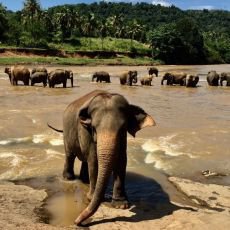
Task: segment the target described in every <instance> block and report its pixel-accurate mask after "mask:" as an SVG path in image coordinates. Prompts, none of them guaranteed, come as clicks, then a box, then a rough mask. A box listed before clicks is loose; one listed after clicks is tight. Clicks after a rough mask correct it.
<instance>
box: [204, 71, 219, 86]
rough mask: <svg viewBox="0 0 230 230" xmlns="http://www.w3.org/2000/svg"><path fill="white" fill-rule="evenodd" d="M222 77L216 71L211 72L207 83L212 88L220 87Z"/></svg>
mask: <svg viewBox="0 0 230 230" xmlns="http://www.w3.org/2000/svg"><path fill="white" fill-rule="evenodd" d="M219 79H220V76H219V74H218V73H217V72H216V71H215V70H211V71H209V72H208V75H207V82H208V84H209V85H211V86H218V85H219Z"/></svg>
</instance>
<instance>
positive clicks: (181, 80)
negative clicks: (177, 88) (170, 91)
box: [161, 72, 187, 86]
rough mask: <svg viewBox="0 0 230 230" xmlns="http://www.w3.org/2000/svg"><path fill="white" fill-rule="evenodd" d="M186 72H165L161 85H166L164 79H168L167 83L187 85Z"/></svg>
mask: <svg viewBox="0 0 230 230" xmlns="http://www.w3.org/2000/svg"><path fill="white" fill-rule="evenodd" d="M186 76H187V74H186V73H183V72H175V73H169V72H167V73H165V75H164V76H163V77H162V80H161V85H164V81H165V80H166V81H167V85H174V84H175V85H181V86H185V85H186Z"/></svg>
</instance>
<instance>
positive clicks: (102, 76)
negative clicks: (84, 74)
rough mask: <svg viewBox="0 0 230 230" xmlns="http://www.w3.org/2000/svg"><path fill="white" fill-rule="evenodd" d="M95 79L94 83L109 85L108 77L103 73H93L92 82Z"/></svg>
mask: <svg viewBox="0 0 230 230" xmlns="http://www.w3.org/2000/svg"><path fill="white" fill-rule="evenodd" d="M95 78H96V82H103V81H104V82H106V83H110V82H111V81H110V75H109V73H107V72H105V71H100V72H95V73H94V74H93V76H92V81H94V79H95Z"/></svg>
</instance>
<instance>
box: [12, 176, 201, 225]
mask: <svg viewBox="0 0 230 230" xmlns="http://www.w3.org/2000/svg"><path fill="white" fill-rule="evenodd" d="M14 182H15V181H14ZM16 183H17V184H24V185H27V186H30V187H33V188H35V189H46V191H47V192H48V195H49V197H48V199H46V201H45V202H46V203H47V202H49V199H52V198H53V196H55V194H57V193H59V194H60V193H61V194H63V196H65V193H66V192H67V193H68V192H69V191H70V190H73V189H75V188H76V187H75V186H76V184H77V187H78V189H79V188H80V189H82V188H81V187H85V185H83V184H82V183H81V182H80V181H79V180H75V181H72V182H65V181H64V180H62V179H61V178H60V177H59V176H54V177H49V178H30V179H27V180H24V181H17V182H16ZM62 183H65V184H66V186H68V187H69V188H67V187H66V186H65V191H63V186H61V184H62ZM81 184H82V186H81ZM111 185H112V183H111V182H110V184H109V186H108V188H107V191H106V199H105V202H104V204H105V205H106V206H109V207H111V209H112V208H113V207H112V206H111V205H110V203H109V202H110V201H111V197H112V186H111ZM79 186H80V187H79ZM82 193H83V195H84V196H85V195H86V190H85V189H82ZM126 193H127V196H128V199H129V202H130V205H131V208H130V209H129V210H130V212H132V213H134V215H133V216H131V217H125V216H118V217H117V216H116V217H113V218H110V219H102V220H96V221H92V220H91V219H89V220H87V221H85V224H84V225H82V227H83V228H84V229H86V228H87V227H90V226H93V225H97V224H102V223H110V222H115V221H125V222H140V221H145V220H154V219H160V218H162V217H164V216H167V215H170V214H172V213H173V212H174V211H176V210H179V209H186V210H190V211H196V209H195V207H194V209H193V208H190V207H183V206H178V205H175V204H173V203H172V202H171V201H170V199H169V195H168V194H167V193H166V192H165V191H164V190H163V189H162V186H161V185H160V184H159V183H158V182H157V181H156V180H154V179H153V178H149V177H146V176H143V175H140V174H137V173H133V172H127V175H126ZM178 193H179V192H178ZM66 205H70V204H66ZM45 206H46V204H45V205H44V207H45ZM56 208H60V207H58V205H57V207H56ZM76 208H78V207H76ZM45 209H46V208H45ZM45 209H43V210H40V215H41V213H42V219H43V221H44V220H45V221H44V222H46V223H52V217H53V216H56V215H55V213H48V212H47V210H45ZM80 209H81V210H82V207H81V208H80ZM54 210H57V209H54ZM81 210H79V212H81ZM45 215H48V216H45ZM75 218H76V216H75ZM91 221H92V222H91ZM57 222H58V221H57ZM73 222H74V220H73ZM73 222H72V223H73ZM77 228H78V227H77ZM79 228H81V227H79Z"/></svg>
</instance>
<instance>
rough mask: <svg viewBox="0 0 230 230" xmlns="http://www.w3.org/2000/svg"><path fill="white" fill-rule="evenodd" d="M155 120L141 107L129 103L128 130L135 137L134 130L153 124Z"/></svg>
mask: <svg viewBox="0 0 230 230" xmlns="http://www.w3.org/2000/svg"><path fill="white" fill-rule="evenodd" d="M155 125H156V122H155V121H154V119H153V118H152V117H151V116H150V115H148V114H147V113H146V112H145V111H144V110H143V109H142V108H140V107H138V106H136V105H129V118H128V132H129V134H131V135H132V136H133V137H135V135H136V132H137V131H139V130H141V129H143V128H145V127H147V126H155Z"/></svg>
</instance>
